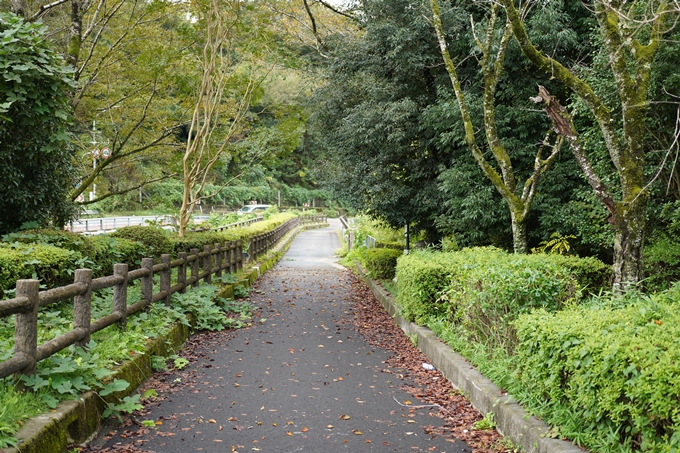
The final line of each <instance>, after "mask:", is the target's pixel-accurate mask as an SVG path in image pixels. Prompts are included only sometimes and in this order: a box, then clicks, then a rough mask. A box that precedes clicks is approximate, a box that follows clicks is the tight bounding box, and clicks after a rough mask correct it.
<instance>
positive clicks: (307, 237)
mask: <svg viewBox="0 0 680 453" xmlns="http://www.w3.org/2000/svg"><path fill="white" fill-rule="evenodd" d="M339 245H340V244H339V241H338V237H337V233H336V231H335V230H334V229H333V228H325V229H319V230H310V231H307V232H304V233H301V234H300V235H298V236H297V238H296V239H295V241H294V242H293V244H292V247H291V249H290V251H289V252H288V253H287V254H286V255H285V256H284V258H283V259H282V261H281V262H280V263H279V264H278V265H277V266H276V267H275V268H274V269H272V270H271V271H270V272H268V273H267V274H265V275H264V276H263V277H262V278H261V279H260V280H258V282H257V283H256V285H255V287H254V288H255V291H254V293H253V294H251V301H252V302H253V303H254V304H256V305H257V306H259V307H260V310H261V311H260V317H262V318H266V319H267V320H266V321H265V322H264V323H263V324H258V325H256V326H253V327H251V328H248V329H243V330H240V331H237V332H235V333H231V334H228V335H212V336H206V339H205V344H204V345H202V349H201V353H200V354H199V355H201V358H200V360H198V361H197V362H195V363H192V365H191V367H190V368H192V369H191V370H190V371H189V374H188V376H190V380H191V384H190V385H188V386H187V387H186V388H184V389H183V390H182V391H180V392H177V393H173V394H171V395H170V396H169V397H168V398H167V399H165V400H164V401H162V402H161V403H160V404H158V405H157V406H156V407H153V408H151V409H150V411H149V413H148V414H146V415H144V417H143V418H144V419H148V420H157V421H161V422H162V425H159V426H158V429H157V430H155V431H154V430H149V433H148V434H145V435H144V436H142V437H137V436H136V435H135V434H134V429H132V428H130V427H127V428H123V429H121V430H119V431H118V433H117V434H116V435H115V436H113V437H112V438H110V439H108V440H107V441H106V444H105V446H106V447H111V448H113V449H119V448H121V447H122V446H123V445H125V444H126V443H130V442H132V443H135V442H136V444H137V445H139V446H140V448H142V449H143V450H144V451H153V452H157V453H161V452H169V453H174V452H178V453H179V452H182V453H184V452H194V451H202V452H234V451H236V452H251V451H262V452H272V453H283V452H305V451H307V452H324V453H333V452H348V451H349V452H372V451H378V452H383V451H384V452H388V451H389V452H393V451H398V452H407V451H408V452H415V451H434V452H448V453H454V452H463V451H469V449H468V447H467V446H466V445H465V444H464V443H463V442H462V441H460V440H457V441H455V442H453V443H452V442H451V439H450V438H449V439H448V440H447V438H445V437H442V436H435V435H432V434H427V432H430V431H431V427H435V428H436V427H439V426H441V425H442V421H441V419H440V418H438V417H436V416H435V415H436V412H437V409H436V408H427V407H425V408H415V409H414V408H413V406H414V405H419V404H424V403H421V402H419V401H418V400H417V399H416V398H414V397H413V396H411V395H409V394H408V393H406V392H405V391H402V390H400V389H399V385H400V384H403V383H404V381H400V380H398V379H395V375H394V374H390V373H384V372H383V370H384V369H385V368H386V365H385V361H386V360H387V358H388V356H389V353H388V352H387V351H385V350H382V349H378V348H376V347H372V346H371V345H370V344H369V343H367V342H366V340H364V338H363V337H362V336H361V335H360V334H359V333H357V332H356V331H355V330H354V328H353V327H352V326H351V325H350V324H348V323H347V318H348V316H351V311H352V307H351V305H350V299H351V298H350V297H348V295H349V292H350V291H352V281H353V279H352V276H351V275H349V273H348V271H347V270H344V269H342V268H341V267H340V266H339V265H338V264H336V263H335V258H334V256H333V250H334V249H336V248H338V247H339ZM185 376H187V375H185ZM407 404H412V406H411V407H409V406H408V405H407ZM428 426H429V427H430V429H426V428H425V427H428ZM133 428H134V427H133ZM126 430H127V431H126ZM121 434H122V436H124V437H121Z"/></svg>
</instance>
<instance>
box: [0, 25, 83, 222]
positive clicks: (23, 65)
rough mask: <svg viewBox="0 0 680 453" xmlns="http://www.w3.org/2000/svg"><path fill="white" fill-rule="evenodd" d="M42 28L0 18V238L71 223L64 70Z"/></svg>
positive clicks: (67, 85)
mask: <svg viewBox="0 0 680 453" xmlns="http://www.w3.org/2000/svg"><path fill="white" fill-rule="evenodd" d="M46 33H47V29H46V27H44V26H43V25H42V24H40V23H26V22H24V20H23V19H22V18H21V17H19V16H16V15H14V14H11V13H1V14H0V40H1V41H2V45H1V46H0V74H2V75H1V76H0V144H2V152H1V153H0V187H2V188H3V196H2V198H0V234H4V233H8V232H11V231H16V230H18V229H19V227H20V226H21V225H22V224H23V223H25V222H28V221H37V222H38V224H40V225H47V224H48V223H49V222H50V221H51V220H53V219H55V221H56V222H57V225H59V226H60V225H61V222H63V221H67V220H69V219H71V218H73V217H74V216H75V213H76V210H75V206H74V205H73V204H72V203H71V202H70V200H69V199H68V191H69V190H70V188H71V186H72V184H73V183H74V179H73V178H74V176H75V175H74V172H73V171H72V169H73V162H72V159H73V157H74V148H73V146H72V144H71V142H70V137H69V134H68V126H69V123H70V116H71V113H70V108H69V98H68V93H69V92H70V89H71V87H72V81H71V80H70V74H71V70H69V69H68V68H67V67H66V65H65V63H64V61H63V59H62V58H61V57H60V56H59V55H58V54H57V53H56V52H55V51H54V50H53V48H52V46H51V45H50V43H49V41H48V40H47V39H46Z"/></svg>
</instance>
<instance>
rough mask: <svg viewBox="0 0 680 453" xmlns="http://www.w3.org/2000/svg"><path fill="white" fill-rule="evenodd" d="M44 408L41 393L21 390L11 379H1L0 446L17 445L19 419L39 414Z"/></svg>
mask: <svg viewBox="0 0 680 453" xmlns="http://www.w3.org/2000/svg"><path fill="white" fill-rule="evenodd" d="M42 408H43V404H42V400H41V398H40V395H38V394H35V393H32V392H20V391H18V390H17V389H16V388H15V387H14V385H13V384H12V383H11V382H10V380H9V379H3V380H0V448H7V447H9V446H14V447H16V443H17V439H16V437H14V434H15V433H16V432H17V430H18V429H19V423H18V420H22V419H24V418H26V417H32V416H35V415H38V414H39V413H40V412H41V411H42Z"/></svg>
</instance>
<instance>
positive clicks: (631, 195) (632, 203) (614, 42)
mask: <svg viewBox="0 0 680 453" xmlns="http://www.w3.org/2000/svg"><path fill="white" fill-rule="evenodd" d="M501 1H502V4H503V6H505V9H506V12H507V15H508V19H509V21H510V23H511V24H512V30H513V34H514V35H515V37H516V38H517V42H518V43H519V45H520V47H521V49H522V52H523V53H524V55H525V56H526V57H527V58H528V59H529V60H530V61H531V62H532V63H534V64H535V65H536V66H537V67H538V68H539V69H541V70H542V71H543V72H545V73H546V74H547V75H549V76H550V77H551V78H554V79H557V80H559V81H561V82H562V83H563V84H564V85H565V86H566V87H568V88H569V89H570V90H571V91H573V92H574V93H575V94H576V95H577V96H579V97H580V98H581V99H582V100H583V102H584V103H585V104H586V105H587V106H588V108H589V109H590V111H591V113H592V114H593V116H594V117H595V119H596V121H597V123H598V125H599V128H600V131H601V132H602V137H603V139H604V144H605V146H606V147H607V150H608V152H609V156H610V159H611V161H612V164H613V165H614V167H615V168H616V171H617V173H618V176H619V180H620V187H618V188H616V190H610V189H608V188H607V187H606V186H605V184H604V183H603V181H602V179H601V178H599V176H598V175H597V173H596V172H595V169H594V168H593V166H592V165H591V164H590V162H589V160H588V155H587V152H586V150H585V149H584V148H583V146H582V145H581V143H580V141H579V136H578V131H577V130H576V128H575V127H574V124H573V122H572V121H571V118H570V117H569V114H568V112H566V110H565V109H564V108H563V107H561V106H560V105H559V104H557V102H556V101H555V100H554V99H552V97H551V96H550V95H549V94H548V93H547V91H545V89H544V88H543V87H540V88H539V96H538V97H537V98H534V99H533V100H534V101H535V102H544V103H545V105H546V112H547V113H548V114H549V115H550V117H551V118H552V120H553V124H554V126H555V129H556V130H557V131H558V133H560V134H562V135H563V136H565V137H567V139H568V140H569V143H570V146H571V149H572V152H573V153H574V156H575V157H576V160H577V162H578V164H579V166H580V167H581V170H582V171H583V173H584V175H585V176H586V179H587V180H588V182H589V184H590V185H591V187H592V188H593V190H594V191H595V194H596V195H597V196H598V198H599V199H600V201H601V202H602V203H603V204H604V205H605V207H606V208H607V209H608V210H609V212H610V218H609V222H610V223H611V224H612V226H613V227H614V232H615V241H614V267H613V274H614V282H613V287H614V290H617V291H621V290H626V289H628V288H630V287H633V286H635V285H637V284H638V283H639V282H640V281H641V280H642V278H643V263H642V258H641V257H642V250H643V245H644V236H645V228H646V220H645V219H646V210H647V197H648V194H647V193H646V192H645V180H644V171H643V166H644V163H645V158H646V156H645V149H644V146H645V139H646V128H645V120H646V118H647V106H648V104H649V99H648V89H649V79H650V76H651V72H652V64H653V61H654V56H655V55H656V53H657V51H658V49H659V45H660V42H661V37H662V34H663V32H664V31H665V30H666V29H665V28H664V27H665V26H666V22H667V20H666V14H667V12H668V10H667V4H666V2H659V3H658V4H657V8H656V10H655V11H653V12H652V13H651V14H650V13H649V10H646V11H645V13H644V14H646V15H645V16H642V17H637V16H631V15H630V14H634V13H635V11H633V10H628V11H624V10H623V7H624V5H623V4H622V3H621V2H620V1H618V0H612V1H607V2H603V1H601V0H597V1H595V2H594V5H593V9H592V11H593V14H594V15H595V18H596V19H597V23H598V26H599V31H600V35H601V37H602V42H603V47H604V51H605V52H606V54H607V55H608V57H609V68H610V70H611V71H612V75H613V78H614V80H615V82H616V87H617V94H618V98H619V101H620V106H621V120H622V121H621V124H622V129H621V130H618V129H617V128H616V126H615V125H616V124H617V122H616V121H614V119H613V117H612V110H611V109H610V107H609V106H607V105H606V104H605V103H604V102H603V101H602V100H601V99H600V98H599V96H598V95H597V94H596V93H595V91H594V90H593V89H592V88H591V87H590V86H589V85H588V84H587V83H586V82H585V81H583V80H582V79H580V78H579V77H578V76H577V75H576V74H574V73H573V72H571V71H569V70H568V69H567V68H566V67H564V66H563V65H562V64H561V63H560V62H558V61H556V60H554V59H552V58H550V57H546V56H545V55H543V54H542V53H541V52H540V51H539V50H538V49H537V48H536V47H535V46H534V45H533V43H532V42H531V40H530V39H529V36H528V35H527V32H526V30H525V28H524V23H523V21H522V18H521V17H520V14H518V12H517V10H516V9H515V4H514V0H501ZM643 19H644V20H643ZM639 39H646V44H643V43H641V42H640V41H639ZM620 137H622V138H623V140H621V138H620ZM616 192H618V193H620V194H621V195H620V199H619V200H615V199H614V198H613V196H612V195H611V194H613V193H616Z"/></svg>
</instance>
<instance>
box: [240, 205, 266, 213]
mask: <svg viewBox="0 0 680 453" xmlns="http://www.w3.org/2000/svg"><path fill="white" fill-rule="evenodd" d="M271 207H272V205H270V204H249V205H246V206H244V207H242V208H241V209H239V210H238V211H236V212H237V213H238V215H243V214H253V213H257V212H262V211H266V210H267V209H269V208H271Z"/></svg>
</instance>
